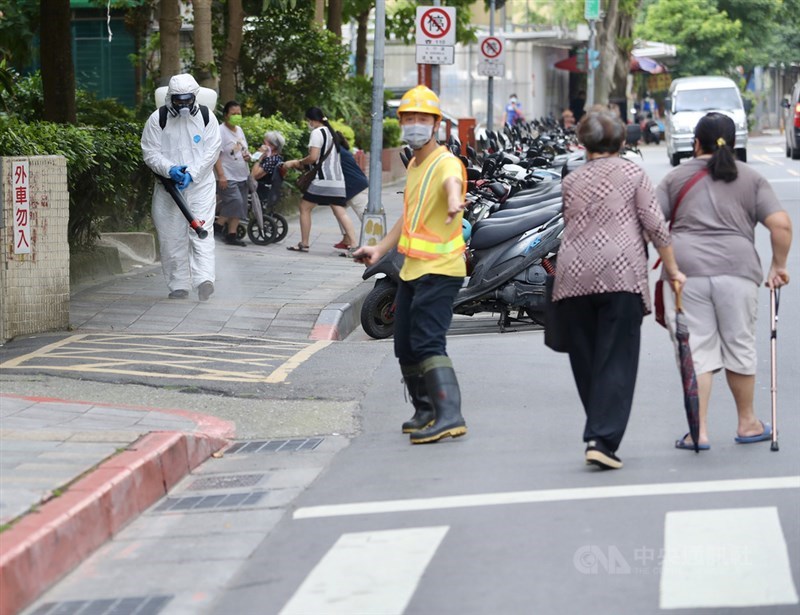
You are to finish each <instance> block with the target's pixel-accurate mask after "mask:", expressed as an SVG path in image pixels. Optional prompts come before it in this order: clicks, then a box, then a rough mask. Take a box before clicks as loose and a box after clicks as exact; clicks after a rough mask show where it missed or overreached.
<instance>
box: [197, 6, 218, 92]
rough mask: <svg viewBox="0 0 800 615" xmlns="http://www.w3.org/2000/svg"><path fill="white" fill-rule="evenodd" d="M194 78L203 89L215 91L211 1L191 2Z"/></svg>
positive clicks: (215, 78)
mask: <svg viewBox="0 0 800 615" xmlns="http://www.w3.org/2000/svg"><path fill="white" fill-rule="evenodd" d="M192 6H193V8H194V70H195V75H194V78H195V79H197V83H199V84H200V85H201V86H203V87H207V88H211V89H212V90H216V89H217V67H216V65H215V64H214V45H213V44H212V39H211V0H193V2H192Z"/></svg>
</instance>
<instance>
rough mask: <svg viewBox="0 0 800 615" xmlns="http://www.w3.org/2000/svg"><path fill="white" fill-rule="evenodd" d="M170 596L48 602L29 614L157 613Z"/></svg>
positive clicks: (103, 614)
mask: <svg viewBox="0 0 800 615" xmlns="http://www.w3.org/2000/svg"><path fill="white" fill-rule="evenodd" d="M172 598H173V596H135V597H131V598H106V599H103V600H68V601H65V602H48V603H47V604H43V605H42V606H40V607H39V608H38V609H36V610H35V611H34V612H33V613H31V615H157V614H158V613H160V612H161V611H162V609H163V608H164V607H165V606H167V603H168V602H169V601H170V600H172Z"/></svg>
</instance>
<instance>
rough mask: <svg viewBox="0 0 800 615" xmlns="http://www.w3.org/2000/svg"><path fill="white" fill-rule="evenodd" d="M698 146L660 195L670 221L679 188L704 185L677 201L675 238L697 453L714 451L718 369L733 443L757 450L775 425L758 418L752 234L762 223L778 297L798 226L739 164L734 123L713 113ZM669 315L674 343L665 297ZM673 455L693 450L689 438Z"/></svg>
mask: <svg viewBox="0 0 800 615" xmlns="http://www.w3.org/2000/svg"><path fill="white" fill-rule="evenodd" d="M694 137H695V139H694V159H693V160H691V161H689V162H687V163H685V164H682V165H680V166H679V167H678V168H677V169H675V170H673V171H672V172H671V173H670V174H669V175H667V176H666V177H665V178H664V180H663V181H662V182H661V184H660V185H659V186H658V200H659V203H660V204H661V208H662V210H663V212H664V214H665V215H666V216H668V217H672V216H673V210H674V209H675V203H676V201H677V197H678V194H679V193H680V192H681V190H682V188H683V187H684V186H685V185H687V183H688V182H689V181H691V180H692V179H693V178H694V177H695V176H698V177H699V178H700V179H698V180H697V182H696V183H695V184H694V185H692V186H691V188H690V189H689V190H688V191H685V196H684V198H683V199H682V200H681V201H680V206H679V207H678V209H677V212H676V213H675V215H674V217H675V220H674V222H673V225H672V236H673V240H674V245H675V256H676V258H677V259H678V264H679V265H680V268H681V270H682V271H684V272H685V273H686V275H687V276H688V280H687V282H686V287H685V288H684V289H683V293H682V298H683V309H684V313H685V316H686V324H687V325H688V328H689V346H690V347H691V349H692V360H693V362H694V368H695V372H697V390H698V397H699V410H700V433H699V439H698V444H699V447H700V449H702V450H708V449H709V448H710V445H709V441H708V422H707V417H708V402H709V398H710V396H711V381H712V378H713V376H714V373H715V372H718V371H720V370H722V369H724V370H725V377H726V379H727V381H728V387H729V388H730V390H731V393H732V394H733V399H734V402H735V403H736V411H737V414H738V427H737V431H736V437H735V440H736V442H738V443H740V444H748V443H752V442H761V441H764V440H769V439H770V438H771V436H772V432H771V427H770V425H769V424H768V423H763V422H762V421H760V420H759V419H758V418H757V417H756V414H755V412H754V411H753V391H754V389H755V373H756V331H755V325H756V315H757V310H756V308H757V306H758V287H759V285H760V284H761V281H762V280H763V279H764V273H763V270H762V269H761V262H760V260H759V258H758V253H757V252H756V247H755V226H756V224H757V223H761V224H763V225H764V226H766V227H767V229H768V230H769V233H770V240H771V242H772V262H771V264H770V268H769V273H768V274H767V286H769V287H771V288H778V287H780V286H783V285H784V284H788V283H789V273H788V271H787V270H786V259H787V256H788V254H789V247H790V245H791V242H792V223H791V221H790V220H789V215H788V214H787V213H786V212H785V211H784V210H783V207H782V206H781V204H780V201H778V197H777V196H776V195H775V192H774V191H773V190H772V187H771V186H770V185H769V182H767V180H766V179H764V178H763V177H761V175H759V174H758V173H757V172H756V171H754V170H753V169H752V168H751V167H749V166H748V165H746V164H744V163H741V162H737V161H736V159H735V157H734V153H733V147H734V139H735V137H736V126H735V125H734V123H733V120H732V119H730V118H729V117H728V116H727V115H723V114H721V113H709V114H708V115H706V116H705V117H703V118H701V119H700V121H699V122H698V123H697V126H696V128H695V130H694ZM703 174H706V176H705V177H704V176H703ZM664 308H665V310H664V311H665V314H666V316H667V326H668V329H669V330H670V334H671V335H672V336H673V338H674V331H675V317H674V308H673V303H672V298H671V297H664ZM675 446H676V447H677V448H680V449H688V450H694V443H693V442H692V440H691V437H690V436H689V434H686V436H684V437H683V438H681V439H680V440H677V441H676V442H675Z"/></svg>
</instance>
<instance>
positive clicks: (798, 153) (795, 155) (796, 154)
mask: <svg viewBox="0 0 800 615" xmlns="http://www.w3.org/2000/svg"><path fill="white" fill-rule="evenodd" d="M792 160H800V147H793V148H792Z"/></svg>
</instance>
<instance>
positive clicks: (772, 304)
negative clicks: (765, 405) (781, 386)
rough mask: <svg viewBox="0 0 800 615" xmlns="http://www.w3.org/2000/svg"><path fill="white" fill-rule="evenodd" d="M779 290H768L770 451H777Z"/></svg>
mask: <svg viewBox="0 0 800 615" xmlns="http://www.w3.org/2000/svg"><path fill="white" fill-rule="evenodd" d="M780 299H781V294H780V290H776V289H774V288H770V289H769V316H770V335H769V350H770V355H771V361H770V396H771V397H772V444H771V446H770V450H771V451H777V450H778V367H777V365H776V364H775V363H776V358H777V353H776V349H777V345H778V304H779V303H780Z"/></svg>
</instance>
